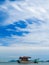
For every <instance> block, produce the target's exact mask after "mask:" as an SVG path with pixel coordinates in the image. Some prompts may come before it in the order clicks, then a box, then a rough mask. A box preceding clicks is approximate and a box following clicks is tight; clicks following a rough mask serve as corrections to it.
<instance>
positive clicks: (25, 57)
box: [19, 56, 31, 61]
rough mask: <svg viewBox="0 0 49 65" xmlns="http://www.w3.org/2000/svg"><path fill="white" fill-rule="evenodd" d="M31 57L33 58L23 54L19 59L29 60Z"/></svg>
mask: <svg viewBox="0 0 49 65" xmlns="http://www.w3.org/2000/svg"><path fill="white" fill-rule="evenodd" d="M29 58H31V57H27V56H23V57H19V60H21V61H29Z"/></svg>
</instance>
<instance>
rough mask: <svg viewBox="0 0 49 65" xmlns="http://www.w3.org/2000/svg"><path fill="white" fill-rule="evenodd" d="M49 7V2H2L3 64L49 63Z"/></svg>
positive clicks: (0, 41)
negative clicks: (30, 60)
mask: <svg viewBox="0 0 49 65" xmlns="http://www.w3.org/2000/svg"><path fill="white" fill-rule="evenodd" d="M48 6H49V0H3V1H2V0H1V1H0V58H1V59H0V61H7V60H10V59H17V58H18V57H19V56H26V55H27V56H31V57H32V58H33V59H34V58H41V59H49V7H48ZM21 51H22V52H21Z"/></svg>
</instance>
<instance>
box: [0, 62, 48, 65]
mask: <svg viewBox="0 0 49 65" xmlns="http://www.w3.org/2000/svg"><path fill="white" fill-rule="evenodd" d="M0 65H49V63H38V64H34V63H31V64H19V63H16V62H13V63H11V62H10V63H0Z"/></svg>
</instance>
